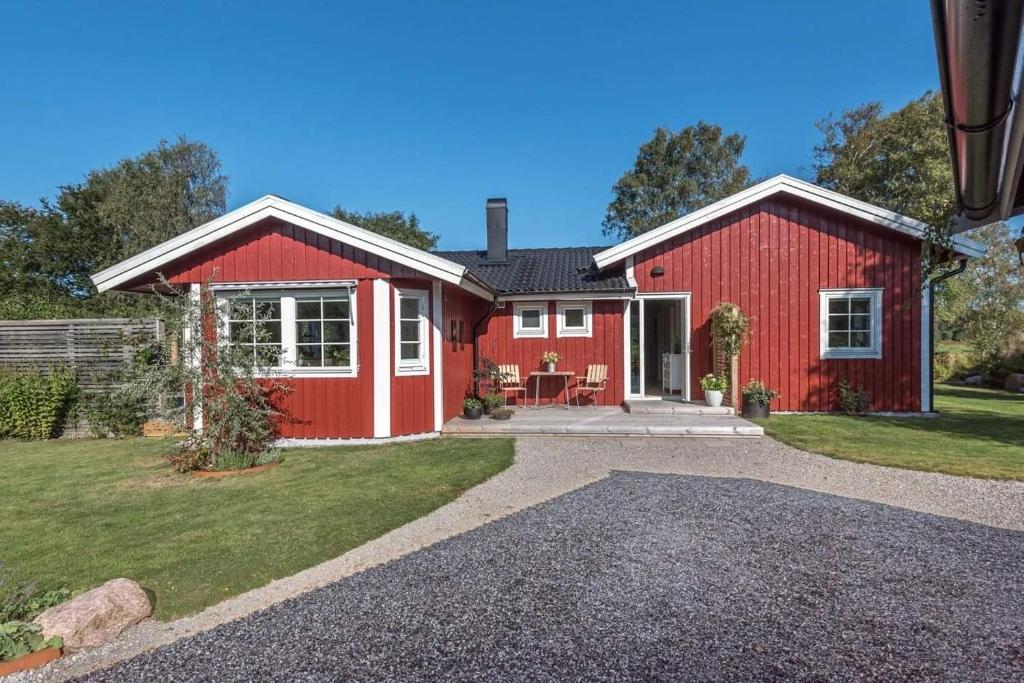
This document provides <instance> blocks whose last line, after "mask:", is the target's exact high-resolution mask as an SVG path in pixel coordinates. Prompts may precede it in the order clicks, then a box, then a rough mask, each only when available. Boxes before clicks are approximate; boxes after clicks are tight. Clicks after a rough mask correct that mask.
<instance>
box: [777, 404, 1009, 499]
mask: <svg viewBox="0 0 1024 683" xmlns="http://www.w3.org/2000/svg"><path fill="white" fill-rule="evenodd" d="M935 407H936V409H937V410H938V411H939V413H940V415H939V417H935V418H905V417H848V416H845V415H774V416H772V417H770V418H768V419H767V420H757V422H758V423H759V424H761V425H762V426H763V427H764V429H765V433H766V434H768V435H769V436H771V437H773V438H775V439H778V440H779V441H782V442H784V443H787V444H789V445H791V446H795V447H796V448H799V449H801V450H805V451H811V452H813V453H821V454H822V455H827V456H830V457H833V458H842V459H844V460H853V461H856V462H867V463H873V464H875V465H887V466H889V467H902V468H905V469H912V470H924V471H926V472H944V473H946V474H959V475H965V476H971V477H983V478H991V479H1021V480H1024V395H1020V394H1011V393H1008V392H1005V391H993V390H990V389H977V388H973V387H960V386H951V385H938V386H936V387H935Z"/></svg>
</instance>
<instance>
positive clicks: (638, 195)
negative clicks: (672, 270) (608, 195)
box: [603, 121, 750, 239]
mask: <svg viewBox="0 0 1024 683" xmlns="http://www.w3.org/2000/svg"><path fill="white" fill-rule="evenodd" d="M745 145H746V138H745V137H744V136H742V135H740V134H739V133H730V134H728V135H726V134H724V133H723V132H722V127H721V126H716V125H714V124H710V123H705V122H704V121H700V122H698V123H697V124H696V125H693V126H687V127H686V128H683V129H682V130H680V131H679V132H678V133H674V132H672V131H671V130H669V129H667V128H658V129H657V130H655V131H654V137H652V138H651V139H650V140H648V141H647V142H645V143H644V144H642V145H641V146H640V150H639V151H638V152H637V155H636V161H635V162H634V164H633V168H631V169H630V170H628V171H626V172H625V173H624V174H623V175H622V177H621V178H619V180H618V182H617V183H615V186H614V187H613V188H612V194H613V195H614V198H613V199H612V201H611V203H610V204H608V210H607V211H606V213H605V218H604V222H603V232H604V234H605V235H608V236H609V237H615V238H619V239H629V238H630V237H635V236H636V235H639V234H642V233H645V232H647V231H648V230H652V229H654V228H657V227H659V226H661V225H664V224H665V223H668V222H669V221H672V220H675V219H676V218H679V217H680V216H682V215H684V214H687V213H690V212H691V211H696V210H697V209H700V208H702V207H704V206H707V205H708V204H711V203H713V202H716V201H718V200H719V199H723V198H725V197H728V196H729V195H731V194H735V193H736V192H739V191H740V190H742V189H744V188H745V187H747V186H748V185H749V184H750V170H749V169H748V168H747V167H746V166H745V165H743V164H742V163H741V162H740V157H741V156H742V155H743V148H744V146H745Z"/></svg>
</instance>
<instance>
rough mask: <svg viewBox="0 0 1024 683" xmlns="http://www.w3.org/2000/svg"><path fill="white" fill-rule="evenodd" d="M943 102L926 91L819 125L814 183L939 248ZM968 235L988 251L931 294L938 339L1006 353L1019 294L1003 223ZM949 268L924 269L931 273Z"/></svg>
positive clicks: (945, 186)
mask: <svg viewBox="0 0 1024 683" xmlns="http://www.w3.org/2000/svg"><path fill="white" fill-rule="evenodd" d="M944 116H945V112H944V109H943V104H942V98H941V96H940V95H938V94H937V93H934V92H927V93H925V94H924V95H922V96H921V97H919V98H918V99H916V100H913V101H911V102H909V103H908V104H906V105H905V106H903V107H901V108H900V109H897V110H895V111H892V112H888V113H887V112H885V110H884V109H883V107H882V105H881V103H879V102H869V103H867V104H864V105H861V106H860V107H857V108H856V109H852V110H850V111H847V112H844V113H843V114H842V116H839V117H832V116H830V117H828V118H826V119H824V120H823V121H820V122H819V123H818V129H819V130H820V131H821V134H822V140H821V143H820V144H819V145H818V146H817V147H815V148H814V153H815V171H816V174H817V182H818V184H820V185H822V186H824V187H828V188H830V189H833V190H836V191H837V192H842V193H843V194H846V195H849V196H851V197H855V198H857V199H861V200H863V201H866V202H869V203H871V204H875V205H878V206H882V207H885V208H887V209H890V210H892V211H895V212H897V213H901V214H903V215H906V216H910V217H912V218H917V219H918V220H921V221H924V222H925V223H928V224H929V225H930V226H933V232H932V234H931V235H930V238H931V239H933V240H934V241H935V242H937V243H938V244H940V245H942V244H944V243H945V242H946V241H947V240H948V239H949V234H950V232H949V228H950V226H951V225H952V222H953V216H954V212H955V209H956V196H955V193H954V188H953V174H952V170H951V167H950V158H949V147H948V144H949V142H948V138H947V136H946V130H945V123H944ZM967 235H968V236H969V237H971V238H973V239H976V240H978V241H980V242H982V243H983V244H985V245H986V247H987V248H988V253H987V254H986V255H985V256H984V257H982V258H978V259H972V260H971V261H970V262H969V263H968V266H967V270H966V271H965V272H964V273H963V274H961V275H959V276H957V277H954V278H950V279H947V280H945V281H943V283H942V285H941V286H940V288H939V289H938V291H937V299H936V302H935V304H936V306H935V309H936V318H937V320H938V322H939V325H940V330H939V332H940V334H941V335H942V336H945V337H951V336H952V337H957V338H964V339H966V340H968V341H970V342H971V343H972V344H973V345H974V346H975V348H976V349H978V350H979V351H980V352H981V353H983V354H991V353H993V349H1002V348H1004V347H1005V346H1006V345H1007V343H1008V342H1009V340H1010V339H1011V338H1012V337H1013V336H1014V335H1015V334H1017V333H1018V331H1019V329H1020V326H1021V324H1022V318H1021V311H1022V310H1024V309H1022V306H1024V289H1022V286H1021V279H1020V266H1019V264H1018V262H1017V256H1016V249H1014V248H1013V236H1012V233H1011V230H1010V228H1009V226H1007V225H1006V224H1005V223H997V224H994V225H990V226H986V227H983V228H977V229H975V230H972V231H970V232H969V233H967ZM945 267H947V266H944V265H940V264H928V265H926V268H927V269H928V270H929V271H935V270H937V269H943V268H945Z"/></svg>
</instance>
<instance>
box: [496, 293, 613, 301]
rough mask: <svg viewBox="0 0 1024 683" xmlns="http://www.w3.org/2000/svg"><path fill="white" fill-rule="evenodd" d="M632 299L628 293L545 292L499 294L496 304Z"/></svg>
mask: <svg viewBox="0 0 1024 683" xmlns="http://www.w3.org/2000/svg"><path fill="white" fill-rule="evenodd" d="M632 298H633V294H632V293H630V292H608V293H601V292H546V293H541V294H501V295H499V296H498V298H497V301H498V303H505V302H509V301H512V302H515V301H555V300H557V301H623V300H629V299H632Z"/></svg>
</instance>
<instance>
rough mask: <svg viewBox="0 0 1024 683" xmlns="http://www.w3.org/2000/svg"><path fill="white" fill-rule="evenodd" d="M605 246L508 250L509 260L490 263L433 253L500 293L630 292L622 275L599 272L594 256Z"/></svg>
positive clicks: (477, 255) (468, 255)
mask: <svg viewBox="0 0 1024 683" xmlns="http://www.w3.org/2000/svg"><path fill="white" fill-rule="evenodd" d="M604 249H606V247H555V248H548V249H509V250H508V260H507V261H505V262H502V263H492V262H489V261H488V260H487V252H486V251H438V252H434V253H435V254H437V255H438V256H441V257H443V258H445V259H447V260H449V261H454V262H455V263H460V264H462V265H464V266H466V267H467V268H469V270H470V272H472V273H473V274H474V275H476V276H477V277H478V278H480V280H482V281H483V282H485V283H486V284H487V285H488V286H490V287H491V288H492V289H494V290H495V291H497V292H498V293H499V294H543V293H557V292H616V293H622V292H631V291H633V288H632V287H630V286H629V283H628V282H627V281H626V277H625V275H624V274H623V273H616V272H614V271H600V270H598V269H597V268H595V267H594V254H597V253H598V252H600V251H602V250H604Z"/></svg>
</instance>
